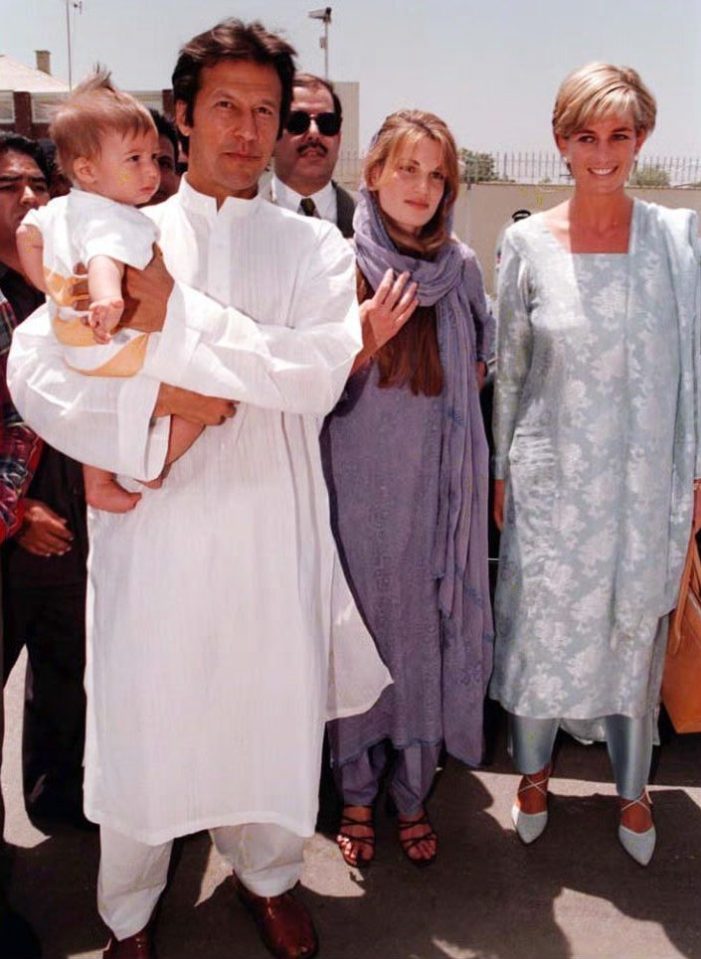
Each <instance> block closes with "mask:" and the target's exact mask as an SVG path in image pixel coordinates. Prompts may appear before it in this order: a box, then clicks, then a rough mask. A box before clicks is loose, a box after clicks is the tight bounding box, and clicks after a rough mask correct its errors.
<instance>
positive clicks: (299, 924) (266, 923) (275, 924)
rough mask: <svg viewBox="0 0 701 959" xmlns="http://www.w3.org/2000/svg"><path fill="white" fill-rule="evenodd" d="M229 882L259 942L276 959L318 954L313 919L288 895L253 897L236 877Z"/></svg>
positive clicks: (304, 958)
mask: <svg viewBox="0 0 701 959" xmlns="http://www.w3.org/2000/svg"><path fill="white" fill-rule="evenodd" d="M231 880H232V882H233V884H234V887H235V889H236V894H237V895H238V897H239V899H240V900H241V902H242V903H243V905H244V906H245V907H246V909H247V910H248V912H249V913H250V914H251V916H252V917H253V921H254V922H255V924H256V926H257V927H258V932H259V933H260V937H261V939H262V940H263V942H264V943H265V946H266V947H267V948H268V949H269V950H270V952H272V954H273V955H274V956H275V957H276V959H311V957H312V956H315V955H316V954H317V951H318V949H319V940H318V939H317V935H316V930H315V929H314V923H313V922H312V917H311V916H310V915H309V913H308V911H307V909H306V908H305V907H304V906H303V905H302V903H301V902H299V900H297V899H295V897H294V896H293V895H292V893H291V892H283V894H282V895H281V896H256V894H255V893H253V892H251V890H250V889H247V888H246V887H245V886H244V884H243V883H242V882H241V881H240V880H239V879H238V878H237V877H236V876H232V877H231Z"/></svg>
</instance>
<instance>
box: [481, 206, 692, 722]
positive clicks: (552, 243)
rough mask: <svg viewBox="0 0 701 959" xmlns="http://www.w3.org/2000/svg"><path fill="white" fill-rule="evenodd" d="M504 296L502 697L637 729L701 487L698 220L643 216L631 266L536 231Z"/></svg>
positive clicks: (681, 215)
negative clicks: (621, 721)
mask: <svg viewBox="0 0 701 959" xmlns="http://www.w3.org/2000/svg"><path fill="white" fill-rule="evenodd" d="M499 279H500V298H499V331H498V368H497V380H496V389H495V424H494V433H495V444H496V457H495V473H496V476H497V477H498V478H502V479H505V480H506V482H507V496H506V509H505V524H504V531H503V536H502V544H501V556H500V569H499V582H498V586H497V595H496V610H495V611H496V632H497V643H496V649H495V670H494V676H493V678H492V685H491V694H492V696H493V697H494V698H496V699H498V700H499V701H500V702H501V703H502V705H503V706H504V707H505V708H506V709H507V710H508V711H509V712H511V713H515V714H517V715H520V716H526V717H532V718H552V717H560V718H564V717H566V718H568V719H570V720H589V719H596V718H598V717H603V716H609V715H614V714H621V715H625V716H631V717H640V716H643V715H645V714H646V713H648V712H649V711H650V710H651V709H652V708H653V707H654V706H655V705H656V703H657V698H658V694H659V685H660V678H661V665H662V661H663V656H664V646H665V642H666V620H665V619H664V617H665V616H666V614H667V613H668V612H669V610H670V609H671V608H672V607H673V606H674V603H675V600H676V594H677V590H678V584H679V577H680V574H681V566H682V561H683V557H684V553H685V551H686V546H687V543H688V537H689V533H690V528H691V511H692V489H693V480H694V477H695V476H698V475H699V469H698V466H697V463H696V455H697V449H698V443H697V439H696V437H697V428H698V427H697V424H698V409H697V407H698V391H697V390H696V382H697V375H696V366H697V364H698V360H699V340H698V338H699V299H698V297H699V260H698V248H697V244H696V221H695V217H694V215H693V214H692V213H691V212H690V211H686V210H675V211H672V210H666V209H664V208H662V207H658V206H655V205H653V204H647V203H642V202H640V201H635V206H634V211H633V222H632V228H631V240H630V247H629V252H628V253H627V254H572V253H570V252H568V251H567V250H565V249H564V247H562V246H561V245H560V244H559V243H558V241H557V240H556V239H555V237H554V236H553V234H552V233H551V232H550V231H549V230H548V228H547V226H546V224H545V222H544V218H543V216H542V215H536V216H533V217H531V218H530V219H528V220H524V221H522V222H521V223H518V224H517V225H515V226H514V227H512V228H511V229H510V230H509V231H508V232H507V235H506V238H505V243H504V249H503V258H502V265H501V269H500V278H499ZM572 725H576V724H572Z"/></svg>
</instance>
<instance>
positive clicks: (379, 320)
mask: <svg viewBox="0 0 701 959" xmlns="http://www.w3.org/2000/svg"><path fill="white" fill-rule="evenodd" d="M408 281H409V274H408V273H400V274H399V275H398V276H395V274H394V271H393V270H391V269H390V270H387V272H386V273H385V275H384V276H383V277H382V282H381V283H380V285H379V286H378V288H377V290H376V291H375V295H374V296H373V297H372V299H370V300H365V301H364V302H363V303H361V304H360V320H361V322H362V324H363V346H364V349H363V353H365V354H366V356H372V354H373V353H376V352H377V351H378V350H379V349H380V347H382V346H384V345H385V343H387V342H388V340H391V339H392V337H393V336H394V335H395V334H396V333H398V332H399V331H400V330H401V328H402V327H403V326H404V324H405V323H406V321H407V320H408V319H409V318H410V317H411V315H412V313H413V312H414V310H415V309H416V307H417V306H418V305H419V301H418V300H417V299H416V291H417V289H418V283H409V282H408Z"/></svg>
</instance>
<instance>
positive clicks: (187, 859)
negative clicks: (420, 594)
mask: <svg viewBox="0 0 701 959" xmlns="http://www.w3.org/2000/svg"><path fill="white" fill-rule="evenodd" d="M23 668H24V657H22V659H21V660H20V662H19V663H18V664H17V667H16V668H15V670H14V672H13V674H12V676H11V678H10V681H9V684H8V687H7V689H6V691H5V692H6V695H5V699H6V714H7V733H6V743H5V761H4V766H3V789H4V795H5V797H6V803H7V807H8V809H7V826H6V838H7V840H8V841H9V843H11V844H12V846H13V847H14V850H13V852H14V855H13V872H12V883H11V897H12V900H13V902H14V904H15V906H16V907H17V908H19V909H21V910H22V911H23V912H24V914H25V915H26V916H27V917H28V918H29V919H31V921H32V922H33V924H34V925H35V928H36V929H37V931H38V932H39V934H40V935H41V937H42V940H43V942H44V954H45V957H46V959H68V957H70V959H98V957H99V956H100V955H101V948H102V947H103V946H104V944H105V942H106V939H107V932H106V930H105V928H104V926H103V925H102V923H101V921H100V918H99V916H98V915H97V911H96V908H95V878H96V873H97V862H98V842H97V836H96V834H94V833H85V832H80V831H77V830H75V829H71V828H69V827H66V828H65V829H62V830H61V831H58V832H56V833H55V834H53V835H51V836H47V835H45V834H44V833H41V832H39V831H37V830H36V829H35V828H34V827H33V826H32V825H31V824H30V823H29V821H28V820H27V818H26V815H25V813H24V807H23V804H22V799H21V791H20V790H21V787H20V759H19V750H20V742H21V728H20V727H21V699H22V686H23ZM495 728H496V732H495V735H494V736H493V738H492V749H491V753H492V755H491V757H490V760H491V761H490V764H489V765H488V766H486V767H485V768H484V769H483V770H480V771H472V770H469V769H467V768H465V767H464V766H461V765H460V764H459V763H456V762H453V761H448V763H447V765H446V768H445V770H444V771H443V773H442V775H441V776H440V778H439V780H438V782H437V784H436V787H435V791H434V794H433V797H432V799H431V801H430V807H429V808H430V815H431V819H432V821H433V824H434V826H435V827H436V830H437V832H438V834H439V842H440V851H439V855H438V859H437V861H436V863H435V864H434V865H433V866H432V867H430V868H429V869H423V870H419V869H416V868H414V867H412V866H411V864H410V863H408V862H407V861H406V859H405V858H404V856H403V855H402V853H401V851H400V849H399V845H398V843H397V838H396V823H395V821H394V820H393V819H392V818H391V817H390V816H389V815H387V813H386V811H385V807H384V803H382V802H381V803H380V804H379V808H378V813H377V831H378V847H377V857H376V860H375V862H374V863H373V865H372V867H371V868H370V869H369V870H367V871H366V872H363V873H362V874H361V873H360V872H359V871H358V870H354V869H350V868H349V867H347V866H346V865H345V863H344V862H343V860H342V859H341V856H340V854H339V853H338V850H337V849H336V845H335V843H334V841H333V837H332V835H325V834H323V833H317V835H316V836H315V837H314V839H313V840H311V841H310V843H309V846H308V850H307V857H306V866H305V871H304V875H303V879H302V888H301V889H300V891H299V895H300V896H301V898H302V899H303V900H304V901H305V902H306V903H307V905H308V906H309V908H310V909H311V911H312V913H313V916H314V919H315V922H316V925H317V929H318V932H319V937H320V940H321V951H320V959H360V957H362V959H677V957H685V959H701V895H700V894H701V788H700V787H699V783H700V782H701V735H692V736H673V737H671V738H670V739H669V741H668V742H666V743H665V745H664V747H663V748H662V749H661V750H659V751H658V752H659V755H658V756H656V761H655V768H654V779H653V786H652V789H651V793H652V796H653V800H654V803H655V819H656V824H657V830H658V846H657V851H656V853H655V857H654V859H653V861H652V863H651V864H650V866H649V867H648V868H647V869H644V868H642V867H640V866H638V865H637V864H636V863H634V862H633V861H632V860H631V859H629V858H628V856H627V855H626V854H625V853H624V852H623V850H622V849H621V848H620V846H619V845H618V842H617V840H616V823H617V814H616V809H617V807H616V800H615V790H614V787H613V784H612V779H611V772H610V768H609V764H608V759H607V756H606V751H605V749H604V748H603V747H602V746H599V745H595V746H589V747H584V746H581V745H579V744H577V743H574V742H573V741H572V740H569V739H565V740H564V742H563V743H562V744H561V746H560V748H559V752H558V755H557V764H556V771H555V778H554V779H553V780H552V783H551V784H552V793H551V803H550V822H549V825H548V828H547V830H546V832H545V833H544V835H543V837H542V838H541V839H540V840H538V842H537V844H536V845H534V846H531V847H525V846H523V845H522V844H521V842H520V841H519V840H518V838H517V837H516V835H515V834H514V831H513V828H512V826H511V820H510V808H511V804H512V801H513V796H514V792H515V790H516V786H517V783H518V777H517V776H516V775H514V773H513V772H512V770H511V767H510V764H509V760H508V757H507V755H506V750H505V746H504V736H503V722H502V720H501V718H500V717H497V720H496V722H495ZM226 875H227V869H226V867H225V866H224V865H223V863H222V862H221V860H220V859H219V858H218V856H217V854H216V853H215V852H213V850H212V848H211V845H210V842H209V838H208V836H207V835H206V834H198V835H196V836H193V837H190V838H189V839H187V840H185V841H183V842H181V843H179V844H178V848H177V855H176V856H175V857H174V868H173V870H172V879H171V882H170V885H169V887H168V889H167V890H166V892H165V894H164V896H163V900H162V904H161V908H160V913H159V918H158V925H157V929H156V942H157V946H158V950H159V952H158V955H159V959H266V957H267V956H268V953H267V952H266V950H265V949H264V947H263V946H262V945H261V944H260V942H259V940H258V937H257V935H256V932H255V929H254V928H253V925H252V924H251V922H250V919H249V918H248V917H247V915H246V914H245V913H244V911H243V909H242V907H241V906H240V905H239V903H238V901H237V900H236V898H235V895H234V894H233V893H232V891H231V889H230V888H229V886H228V884H227V883H226V882H225V881H224V880H225V878H226Z"/></svg>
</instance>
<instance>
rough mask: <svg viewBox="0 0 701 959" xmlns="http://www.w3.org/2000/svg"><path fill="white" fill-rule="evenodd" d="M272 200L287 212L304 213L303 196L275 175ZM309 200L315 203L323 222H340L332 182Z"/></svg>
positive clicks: (271, 190)
mask: <svg viewBox="0 0 701 959" xmlns="http://www.w3.org/2000/svg"><path fill="white" fill-rule="evenodd" d="M270 198H271V199H272V201H273V203H276V204H277V205H278V206H281V207H284V209H286V210H292V212H293V213H302V209H301V206H300V204H301V202H302V200H303V199H304V197H303V196H302V194H301V193H297V192H296V191H295V190H292V189H290V187H288V186H287V185H286V184H285V183H283V182H282V180H279V179H278V177H277V176H276V175H275V174H273V177H272V180H271V181H270ZM309 199H310V200H313V201H314V206H315V207H316V209H317V212H318V213H319V216H320V218H321V219H322V220H328V221H329V222H330V223H336V222H337V221H338V202H337V200H336V191H335V189H334V186H333V183H332V182H331V181H330V180H329V182H328V183H327V184H326V186H325V187H323V188H322V189H321V190H319V191H318V193H311V194H309ZM302 216H304V213H302Z"/></svg>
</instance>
